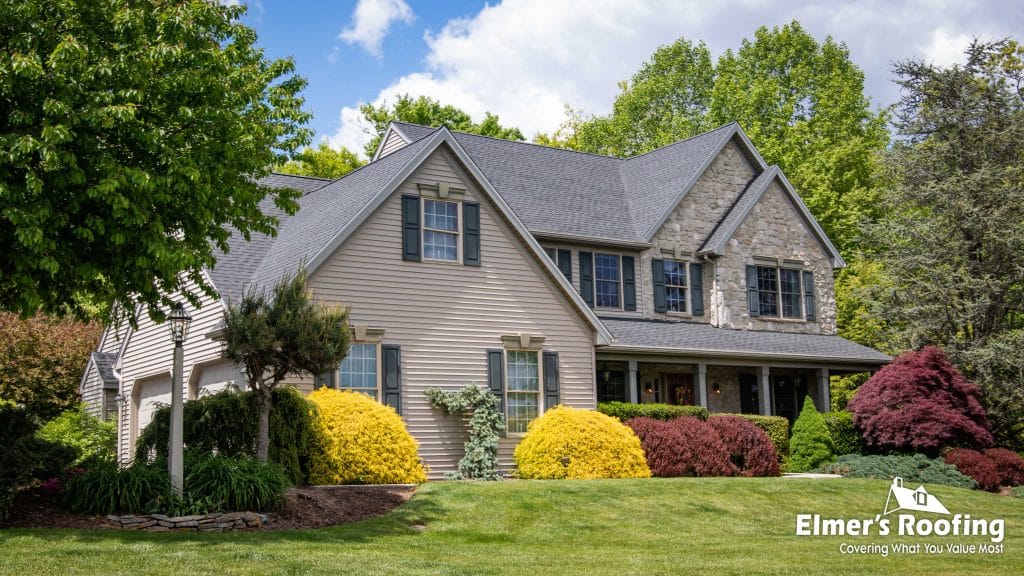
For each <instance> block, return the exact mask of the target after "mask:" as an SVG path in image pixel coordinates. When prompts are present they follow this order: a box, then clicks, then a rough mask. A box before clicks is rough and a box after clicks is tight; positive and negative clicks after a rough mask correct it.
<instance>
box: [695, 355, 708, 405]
mask: <svg viewBox="0 0 1024 576" xmlns="http://www.w3.org/2000/svg"><path fill="white" fill-rule="evenodd" d="M697 402H699V403H700V405H701V406H702V407H704V408H707V407H708V365H707V364H705V363H703V362H698V363H697Z"/></svg>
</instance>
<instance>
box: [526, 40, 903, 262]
mask: <svg viewBox="0 0 1024 576" xmlns="http://www.w3.org/2000/svg"><path fill="white" fill-rule="evenodd" d="M869 106H870V105H869V102H868V99H867V98H866V97H865V96H864V74H863V72H862V71H861V70H860V69H859V68H858V67H857V66H856V65H854V64H853V62H852V61H851V60H850V54H849V50H848V49H847V48H846V45H845V44H842V43H837V42H835V41H834V40H833V39H832V38H831V37H828V38H826V39H825V41H824V42H821V43H819V42H818V41H817V40H815V39H814V37H812V36H811V35H810V34H809V33H808V32H807V31H805V30H804V29H803V27H802V26H801V25H800V23H799V22H796V21H793V22H791V23H789V24H787V25H785V26H782V27H776V28H772V29H770V30H769V29H768V28H766V27H761V28H759V29H758V30H757V31H756V32H755V33H754V38H753V40H744V41H743V43H742V45H741V46H740V48H739V50H736V51H733V50H731V49H729V50H726V51H725V52H724V53H723V54H722V55H721V56H720V57H719V58H718V61H717V62H716V63H714V65H712V61H711V55H710V51H709V50H708V47H707V46H706V45H704V43H703V42H701V43H698V44H694V43H692V42H690V41H689V40H687V39H685V38H680V39H679V40H677V41H676V42H674V43H672V44H670V45H668V46H662V47H661V48H659V49H658V50H657V51H655V53H654V54H653V55H652V56H651V59H650V60H649V61H647V62H645V63H644V64H643V65H642V66H641V67H640V70H639V71H637V73H636V74H634V75H633V77H632V78H631V79H630V81H629V82H628V83H623V85H622V92H621V93H620V94H619V95H618V96H617V97H616V99H615V103H614V104H613V107H612V112H611V114H610V115H608V116H598V117H593V118H588V119H583V118H581V117H580V114H579V113H575V112H573V111H571V110H570V117H569V120H568V122H567V124H566V125H564V126H563V127H562V128H561V129H560V130H561V133H560V134H559V135H558V136H556V137H555V138H552V137H550V136H541V137H540V138H539V139H538V140H540V141H542V142H544V143H548V144H550V143H555V144H558V145H563V146H566V147H572V148H575V149H578V150H582V151H586V152H595V153H599V154H610V155H614V156H621V157H629V156H635V155H637V154H642V153H645V152H649V151H650V150H653V149H655V148H658V147H660V146H665V145H668V144H671V143H673V142H676V141H678V140H682V139H685V138H689V137H691V136H694V135H696V134H700V133H702V132H705V131H707V130H710V129H712V128H714V127H716V126H721V125H723V124H727V123H729V122H734V121H735V122H739V123H740V125H741V126H743V128H744V130H745V131H746V132H747V134H748V135H749V136H750V139H751V140H752V141H753V143H754V145H755V146H757V148H758V150H759V151H760V153H761V154H762V155H763V156H764V158H765V160H767V162H768V163H769V164H777V165H779V166H780V167H781V168H782V169H783V171H784V172H785V173H786V175H787V176H788V177H789V179H790V180H791V181H792V182H793V185H794V186H795V187H796V189H797V190H798V191H799V192H800V195H801V197H802V198H803V199H804V201H805V202H806V203H807V205H808V207H809V208H810V209H811V212H812V213H814V215H815V217H816V218H817V219H818V221H819V222H821V224H822V227H823V228H824V229H825V232H826V233H827V234H828V235H829V237H830V238H831V239H832V240H833V241H834V242H835V243H836V245H837V247H838V248H839V250H840V251H841V252H843V253H844V254H850V253H852V252H853V248H854V240H855V235H856V234H857V231H858V229H859V224H860V221H861V219H863V218H865V217H868V218H871V217H875V216H877V209H876V207H875V203H874V196H875V195H874V182H873V177H872V170H873V168H874V157H875V155H876V154H877V153H878V152H881V151H882V150H884V149H885V147H886V144H887V142H888V132H887V131H886V121H887V119H886V117H885V115H884V114H883V113H876V112H872V111H871V110H870V109H869ZM559 138H561V141H558V139H559Z"/></svg>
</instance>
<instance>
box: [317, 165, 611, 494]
mask: <svg viewBox="0 0 1024 576" xmlns="http://www.w3.org/2000/svg"><path fill="white" fill-rule="evenodd" d="M467 180H468V178H467ZM417 182H424V183H437V182H449V183H451V184H454V185H456V186H459V187H464V188H466V189H467V193H466V197H465V199H466V200H469V201H474V200H475V201H480V203H481V211H480V212H481V214H480V225H481V238H480V245H481V266H480V267H472V266H462V265H458V264H452V263H438V262H405V261H403V260H402V245H401V242H402V238H401V236H402V225H401V202H400V196H401V195H402V194H403V193H409V194H416V193H417V188H416V183H417ZM481 196H482V195H481V193H480V192H479V191H478V190H477V189H476V188H475V187H474V186H473V185H472V184H471V183H470V182H467V181H463V179H462V178H460V177H459V175H458V174H457V173H456V171H455V170H453V168H452V166H451V165H449V163H448V160H446V157H445V155H444V154H442V153H440V152H436V153H434V154H433V155H432V156H431V157H430V158H429V159H428V160H427V161H426V162H425V163H424V164H423V165H422V166H421V167H420V168H419V169H418V170H417V171H416V172H415V173H414V174H413V175H412V176H411V177H410V178H409V179H408V180H407V181H406V182H405V183H404V184H403V185H402V186H401V187H400V189H399V190H397V191H396V192H395V193H394V194H393V195H392V196H391V197H390V198H389V199H388V200H387V201H386V202H385V203H384V204H383V205H382V206H381V207H380V208H379V209H378V210H377V211H376V212H375V213H374V214H373V215H372V216H371V217H370V218H369V219H368V220H367V221H366V222H364V223H363V225H362V226H361V227H360V228H359V229H358V230H357V231H356V232H355V233H354V234H353V235H352V236H351V237H349V238H348V240H347V241H346V242H345V243H344V244H343V245H342V246H341V247H340V248H339V249H338V250H337V251H336V252H335V253H334V254H333V255H332V256H331V257H330V258H329V259H328V260H327V261H326V262H325V263H324V264H323V265H322V266H321V267H320V268H319V269H318V270H316V271H315V272H314V273H313V274H312V276H311V278H310V284H311V286H312V287H313V289H314V291H315V292H316V294H317V296H318V297H319V298H322V299H324V300H327V301H332V302H340V303H344V304H346V305H348V306H350V307H351V320H352V322H353V323H359V324H366V325H368V326H370V327H372V328H383V329H384V330H385V332H384V338H383V342H382V343H383V344H385V345H387V344H397V345H400V346H401V355H402V408H403V418H404V419H405V421H406V423H407V425H408V427H409V430H410V431H411V432H412V434H413V435H414V436H415V437H416V439H417V440H418V442H419V443H420V454H421V456H422V458H423V459H424V460H425V461H426V463H427V464H428V466H429V467H430V476H431V477H432V478H439V477H441V476H442V475H443V474H444V473H445V472H448V471H451V470H453V469H454V468H455V465H456V463H457V462H458V460H459V458H461V456H462V452H463V447H462V444H463V442H464V441H465V426H464V425H463V424H462V423H461V422H460V421H459V420H458V419H457V418H456V417H445V416H443V415H442V412H441V411H440V410H436V409H433V408H431V407H430V405H429V404H428V402H427V400H426V398H425V397H424V394H423V391H424V390H425V389H426V388H430V387H441V388H444V389H448V390H457V389H459V388H461V387H462V386H465V385H466V384H470V383H474V382H475V383H478V384H479V385H481V386H486V367H487V360H486V351H487V350H488V349H496V348H502V340H501V336H502V335H507V334H517V333H520V332H529V333H531V334H535V335H538V336H544V337H545V338H546V340H545V342H544V349H545V350H550V351H557V352H558V353H559V362H560V375H561V401H562V402H563V403H565V404H568V405H572V406H577V407H583V408H593V407H594V404H595V400H594V397H595V394H594V385H593V382H594V378H593V369H594V368H593V367H594V356H593V355H594V352H593V350H594V348H593V344H592V342H593V340H592V332H591V329H590V328H589V327H588V326H586V325H585V324H584V323H583V321H582V320H581V319H579V318H578V317H577V316H576V314H577V312H575V311H574V310H573V308H572V307H571V304H570V303H569V301H568V300H567V298H566V297H565V296H564V295H562V294H560V293H559V292H558V289H557V288H556V287H555V285H554V282H553V280H552V279H551V278H550V277H548V276H547V273H546V272H545V271H544V270H542V268H541V265H540V263H539V262H538V261H537V260H536V259H534V257H533V256H532V255H531V254H530V253H529V252H528V250H527V248H526V247H525V246H524V245H523V244H522V242H521V241H519V239H517V238H516V237H515V235H514V232H512V230H511V229H510V227H509V226H507V225H506V224H505V223H504V222H503V221H502V220H501V217H500V215H499V214H498V212H497V210H496V208H495V207H494V206H493V205H491V204H490V203H489V202H487V201H486V200H484V199H482V198H481ZM462 227H463V222H462V218H461V214H460V231H461V230H462ZM461 240H462V237H461V235H460V242H461ZM556 273H557V272H556ZM517 442H518V438H515V437H509V438H506V439H504V440H503V441H502V442H501V446H500V458H501V462H502V465H503V466H504V467H505V469H508V468H511V466H512V451H513V450H514V448H515V445H516V443H517Z"/></svg>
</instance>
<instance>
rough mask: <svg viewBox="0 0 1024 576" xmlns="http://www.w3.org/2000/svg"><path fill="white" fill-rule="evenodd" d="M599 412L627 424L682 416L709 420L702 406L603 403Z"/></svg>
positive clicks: (706, 411) (600, 404)
mask: <svg viewBox="0 0 1024 576" xmlns="http://www.w3.org/2000/svg"><path fill="white" fill-rule="evenodd" d="M597 411H598V412H600V413H602V414H607V415H608V416H611V417H612V418H618V419H619V421H621V422H625V421H626V420H629V419H631V418H652V419H654V420H672V419H673V418H679V417H680V416H693V417H695V418H700V419H701V420H707V419H708V409H707V408H704V407H702V406H675V405H673V404H631V403H628V402H601V403H599V404H598V405H597Z"/></svg>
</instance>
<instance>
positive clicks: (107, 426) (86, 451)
mask: <svg viewBox="0 0 1024 576" xmlns="http://www.w3.org/2000/svg"><path fill="white" fill-rule="evenodd" d="M38 436H39V438H42V439H43V440H46V441H48V442H53V443H55V444H62V445H64V446H67V447H69V448H71V449H73V450H74V451H75V454H76V455H77V457H76V458H75V460H74V461H73V462H72V463H71V464H72V465H76V464H81V463H82V462H83V461H84V460H86V459H99V460H113V459H114V448H115V446H116V444H117V424H116V423H114V422H104V421H103V420H100V419H99V418H97V417H95V416H91V415H89V414H86V413H85V406H84V405H83V404H79V405H78V406H77V407H76V408H75V409H74V410H68V411H67V412H64V413H63V414H61V415H60V416H58V417H56V418H54V419H53V420H50V421H49V422H47V423H46V424H44V425H43V427H42V428H41V429H40V430H39V432H38Z"/></svg>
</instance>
